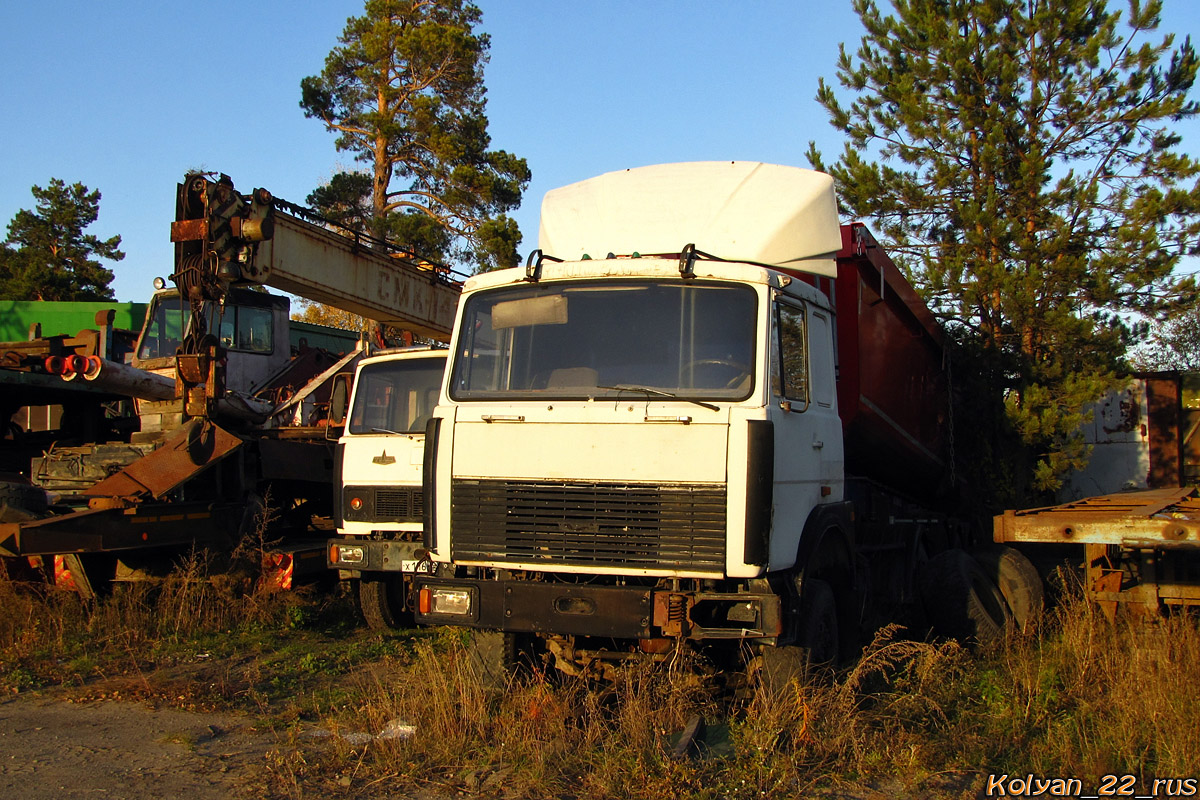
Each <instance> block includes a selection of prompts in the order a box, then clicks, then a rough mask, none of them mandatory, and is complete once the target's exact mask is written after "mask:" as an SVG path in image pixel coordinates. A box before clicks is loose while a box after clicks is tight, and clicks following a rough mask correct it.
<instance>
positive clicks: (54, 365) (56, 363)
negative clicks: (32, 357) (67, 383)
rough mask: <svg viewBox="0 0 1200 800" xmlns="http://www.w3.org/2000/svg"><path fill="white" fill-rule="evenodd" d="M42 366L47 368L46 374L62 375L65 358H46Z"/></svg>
mask: <svg viewBox="0 0 1200 800" xmlns="http://www.w3.org/2000/svg"><path fill="white" fill-rule="evenodd" d="M42 366H44V367H45V368H46V372H48V373H50V374H51V375H62V371H63V357H62V356H46V361H45V362H44V363H43V365H42Z"/></svg>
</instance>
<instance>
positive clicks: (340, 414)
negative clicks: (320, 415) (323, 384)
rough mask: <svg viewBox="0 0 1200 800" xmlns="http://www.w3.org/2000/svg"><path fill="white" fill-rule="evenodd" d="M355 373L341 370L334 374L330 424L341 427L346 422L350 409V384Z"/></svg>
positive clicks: (330, 398) (330, 394)
mask: <svg viewBox="0 0 1200 800" xmlns="http://www.w3.org/2000/svg"><path fill="white" fill-rule="evenodd" d="M353 381H354V374H353V373H350V372H339V373H338V374H337V375H334V376H333V388H332V389H331V390H330V393H329V425H330V427H341V426H342V425H345V424H346V414H347V412H349V410H350V386H351V384H352V383H353Z"/></svg>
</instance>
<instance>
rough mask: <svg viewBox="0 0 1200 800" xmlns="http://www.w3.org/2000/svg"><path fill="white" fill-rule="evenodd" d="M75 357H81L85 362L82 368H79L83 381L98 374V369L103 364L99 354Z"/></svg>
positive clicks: (92, 379) (90, 379)
mask: <svg viewBox="0 0 1200 800" xmlns="http://www.w3.org/2000/svg"><path fill="white" fill-rule="evenodd" d="M76 358H83V359H84V361H86V362H87V363H86V365H85V366H84V368H83V369H81V370H79V374H81V375H83V379H84V380H85V381H94V380H96V378H98V377H99V376H100V369H101V368H102V367H103V366H104V361H103V360H102V359H101V358H100V356H86V357H83V356H76Z"/></svg>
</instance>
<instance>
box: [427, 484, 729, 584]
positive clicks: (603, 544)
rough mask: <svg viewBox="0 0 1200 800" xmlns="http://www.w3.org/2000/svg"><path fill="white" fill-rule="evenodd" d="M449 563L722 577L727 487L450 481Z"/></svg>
mask: <svg viewBox="0 0 1200 800" xmlns="http://www.w3.org/2000/svg"><path fill="white" fill-rule="evenodd" d="M450 515H451V519H450V526H451V532H452V537H453V539H452V541H453V545H452V548H451V549H452V553H451V557H452V558H453V559H454V560H456V561H457V560H461V561H484V562H498V563H523V564H535V565H536V564H538V563H539V562H543V563H545V564H547V566H549V565H550V564H555V565H561V566H572V565H573V566H602V567H633V568H638V569H658V570H689V571H695V572H706V573H715V574H720V573H722V572H724V568H725V487H724V486H712V485H707V484H705V485H670V486H654V485H645V484H631V483H602V482H575V483H561V482H555V481H494V480H461V479H460V480H456V481H455V482H454V484H453V488H452V492H451V512H450Z"/></svg>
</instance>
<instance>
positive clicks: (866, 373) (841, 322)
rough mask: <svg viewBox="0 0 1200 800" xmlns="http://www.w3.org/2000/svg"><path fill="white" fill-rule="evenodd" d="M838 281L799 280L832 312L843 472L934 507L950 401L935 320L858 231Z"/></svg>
mask: <svg viewBox="0 0 1200 800" xmlns="http://www.w3.org/2000/svg"><path fill="white" fill-rule="evenodd" d="M837 262H838V274H837V278H836V279H833V278H825V277H818V276H813V275H805V276H803V277H804V280H806V281H808V282H809V283H811V284H813V285H815V286H816V287H817V288H818V289H820V290H821V291H822V292H824V293H825V294H826V295H827V296H828V297H829V298H830V300H831V301H832V303H833V305H834V308H835V310H836V312H837V327H836V331H837V357H838V409H839V412H840V414H841V417H842V428H843V431H844V440H845V447H846V472H847V474H849V475H855V476H859V477H866V478H871V479H873V480H876V481H879V482H880V483H883V484H886V485H888V486H890V487H892V488H895V489H897V490H900V491H903V492H906V493H908V494H910V495H912V496H914V497H915V498H917V499H919V500H922V501H925V502H927V503H933V502H935V501H936V500H937V498H938V497H939V496H941V495H943V494H944V493H945V492H946V490H947V489H948V488H949V480H948V479H949V472H950V454H949V443H950V438H949V434H950V396H949V386H948V380H947V376H946V365H945V360H944V358H943V349H944V347H943V337H942V331H941V328H940V327H939V325H938V323H937V320H936V319H934V316H933V314H932V313H931V312H930V311H929V308H928V307H927V306H926V305H925V303H924V301H923V300H921V298H920V297H919V296H918V295H917V293H916V290H914V289H913V287H912V285H911V284H909V282H908V280H907V279H906V278H905V277H904V275H903V274H902V273H901V272H900V270H899V268H897V267H896V265H895V264H894V263H893V262H892V260H891V258H889V257H888V255H887V253H885V252H884V250H883V248H882V247H880V246H879V244H878V243H877V242H876V241H875V239H874V237H873V236H871V234H870V232H868V231H867V229H866V228H865V227H864V226H863V225H862V224H861V223H853V224H850V225H843V226H842V249H841V250H840V251H839V252H838V254H837Z"/></svg>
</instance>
